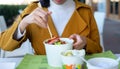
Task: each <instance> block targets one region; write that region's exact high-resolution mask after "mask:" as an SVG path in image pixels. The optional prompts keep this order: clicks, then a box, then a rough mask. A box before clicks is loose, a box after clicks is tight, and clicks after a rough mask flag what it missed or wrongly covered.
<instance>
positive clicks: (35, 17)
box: [19, 7, 51, 32]
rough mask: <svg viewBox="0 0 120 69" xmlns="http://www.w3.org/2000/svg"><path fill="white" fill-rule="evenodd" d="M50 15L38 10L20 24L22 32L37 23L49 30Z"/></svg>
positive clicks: (40, 9)
mask: <svg viewBox="0 0 120 69" xmlns="http://www.w3.org/2000/svg"><path fill="white" fill-rule="evenodd" d="M50 14H51V12H46V11H44V10H43V9H42V8H40V7H38V8H36V9H35V10H34V11H33V12H32V13H30V14H29V15H28V16H26V17H24V18H23V20H22V21H21V22H20V25H19V26H20V31H21V32H23V31H24V30H25V28H26V27H27V26H28V25H29V24H31V23H35V24H37V25H38V26H40V27H42V28H47V23H48V16H49V15H50Z"/></svg>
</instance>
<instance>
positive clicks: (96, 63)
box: [87, 57, 119, 69]
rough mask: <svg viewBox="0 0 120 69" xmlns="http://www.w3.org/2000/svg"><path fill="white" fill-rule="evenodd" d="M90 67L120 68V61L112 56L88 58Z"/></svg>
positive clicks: (99, 68)
mask: <svg viewBox="0 0 120 69" xmlns="http://www.w3.org/2000/svg"><path fill="white" fill-rule="evenodd" d="M88 63H89V64H90V65H89V64H88V65H87V68H88V69H118V64H119V62H118V61H117V60H115V59H112V58H104V57H97V58H91V59H89V60H88Z"/></svg>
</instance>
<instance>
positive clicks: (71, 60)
mask: <svg viewBox="0 0 120 69" xmlns="http://www.w3.org/2000/svg"><path fill="white" fill-rule="evenodd" d="M74 52H76V53H75V54H74ZM66 53H67V54H68V55H65V54H66ZM71 54H72V55H71ZM84 56H85V50H66V51H63V52H62V53H61V59H62V67H63V69H82V65H83V63H84V61H83V60H82V59H81V58H80V57H82V58H84Z"/></svg>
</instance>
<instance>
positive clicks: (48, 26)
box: [47, 24, 53, 38]
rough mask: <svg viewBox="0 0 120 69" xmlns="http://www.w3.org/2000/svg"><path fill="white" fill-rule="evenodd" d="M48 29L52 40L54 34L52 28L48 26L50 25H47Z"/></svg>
mask: <svg viewBox="0 0 120 69" xmlns="http://www.w3.org/2000/svg"><path fill="white" fill-rule="evenodd" d="M47 29H48V32H49V34H50V37H51V38H52V37H53V35H52V32H51V30H50V27H49V25H48V24H47Z"/></svg>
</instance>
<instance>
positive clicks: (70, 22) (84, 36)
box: [0, 0, 102, 54]
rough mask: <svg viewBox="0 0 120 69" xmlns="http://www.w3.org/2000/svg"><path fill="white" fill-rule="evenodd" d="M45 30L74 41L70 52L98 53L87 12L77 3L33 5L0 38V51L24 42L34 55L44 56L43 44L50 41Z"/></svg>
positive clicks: (59, 1) (74, 0)
mask: <svg viewBox="0 0 120 69" xmlns="http://www.w3.org/2000/svg"><path fill="white" fill-rule="evenodd" d="M39 3H41V6H42V7H38V4H39ZM47 26H49V27H50V29H51V31H52V34H53V35H55V36H60V37H69V38H72V39H74V40H75V42H74V45H73V48H74V49H82V48H84V49H85V50H86V53H87V54H92V53H99V52H102V48H101V46H100V40H99V32H98V29H97V26H96V22H95V19H94V17H93V14H92V11H91V8H90V7H89V6H87V5H85V4H82V3H80V2H78V1H77V0H50V1H49V0H40V2H33V3H32V4H30V5H29V6H28V7H27V8H26V9H25V10H24V11H23V13H22V14H21V15H20V16H19V18H18V19H17V20H16V21H15V22H14V24H13V25H12V26H11V27H10V28H9V29H8V30H6V31H5V32H3V33H2V34H1V37H0V47H1V48H2V49H4V50H10V51H12V50H14V49H16V48H19V47H20V45H21V43H22V42H24V41H25V40H26V39H27V38H28V39H29V40H30V42H31V43H32V47H33V49H34V51H35V53H36V54H45V48H44V45H43V41H44V40H45V39H48V38H50V35H49V32H48V29H47Z"/></svg>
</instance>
